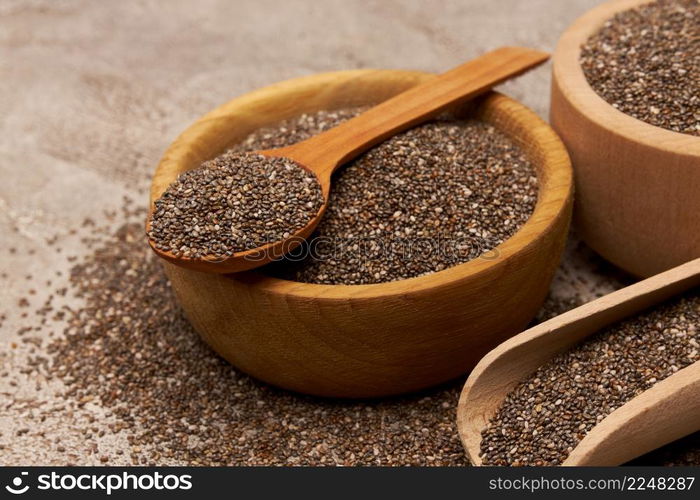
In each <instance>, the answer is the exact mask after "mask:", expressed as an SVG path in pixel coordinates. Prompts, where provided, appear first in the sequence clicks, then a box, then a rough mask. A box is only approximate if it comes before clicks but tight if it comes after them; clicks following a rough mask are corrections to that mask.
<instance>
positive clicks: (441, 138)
mask: <svg viewBox="0 0 700 500" xmlns="http://www.w3.org/2000/svg"><path fill="white" fill-rule="evenodd" d="M359 112H361V110H360V109H345V110H339V111H332V112H328V111H321V112H317V113H313V114H306V115H302V116H300V117H298V118H294V119H291V120H287V121H285V122H282V123H280V124H278V125H275V126H272V127H268V128H264V129H261V130H258V131H256V132H254V133H253V134H251V135H250V136H249V137H248V138H247V139H246V140H244V141H243V142H242V143H241V144H240V145H238V146H236V147H235V148H234V151H236V152H243V151H253V150H256V149H268V148H274V147H281V146H286V145H289V144H293V143H295V142H298V141H301V140H304V139H306V138H308V137H310V136H311V135H314V134H318V133H319V132H322V131H324V130H327V129H329V128H331V127H334V126H336V125H338V124H339V123H342V122H343V121H345V120H347V119H349V118H351V117H353V116H355V115H357V114H358V113H359ZM537 188H538V185H537V178H536V172H535V168H534V167H533V165H532V164H531V162H530V161H529V159H528V158H527V156H526V155H525V153H524V152H523V150H522V149H521V148H520V147H519V146H518V145H517V144H516V143H514V142H513V141H512V140H511V139H509V138H508V137H506V136H505V135H504V134H502V133H501V132H499V131H498V130H496V129H495V128H494V127H493V126H491V125H488V124H486V123H484V122H481V121H476V120H456V119H450V118H443V119H439V120H436V121H433V122H429V123H426V124H424V125H421V126H418V127H415V128H413V129H411V130H409V131H407V132H404V133H402V134H399V135H397V136H394V137H393V138H391V139H389V140H387V141H385V142H384V143H382V144H380V145H378V146H376V147H374V148H373V149H371V150H370V151H368V152H367V153H365V154H364V155H362V156H361V157H359V158H357V159H356V160H355V161H353V162H351V163H349V164H348V165H345V166H343V167H341V169H340V170H339V171H337V172H336V173H335V174H334V178H333V184H332V189H331V197H330V202H329V205H328V209H327V211H326V214H325V216H324V217H323V219H322V221H321V223H320V224H319V226H318V228H317V231H316V232H315V234H314V235H313V236H312V237H311V239H310V243H309V244H308V245H307V246H305V247H303V248H301V249H299V251H298V252H297V253H296V255H294V256H291V257H290V258H289V259H288V260H287V261H285V262H283V263H280V264H278V265H274V266H270V267H269V268H267V270H266V272H268V273H270V274H273V275H275V276H279V277H283V278H287V279H292V280H295V281H301V282H307V283H325V284H345V285H354V284H368V283H384V282H388V281H394V280H400V279H406V278H412V277H416V276H421V275H425V274H429V273H433V272H436V271H441V270H443V269H447V268H449V267H451V266H454V265H457V264H460V263H463V262H467V261H469V260H471V259H474V258H477V257H478V256H480V255H482V254H483V253H485V252H488V251H490V250H492V249H493V248H495V247H496V246H498V245H499V244H500V243H502V242H503V241H505V240H506V239H508V238H509V237H510V236H512V235H513V234H514V233H515V232H516V231H517V230H518V229H519V228H520V227H521V226H522V225H523V224H524V223H525V222H526V221H527V219H528V218H529V217H530V215H531V214H532V212H533V210H534V207H535V204H536V202H537Z"/></svg>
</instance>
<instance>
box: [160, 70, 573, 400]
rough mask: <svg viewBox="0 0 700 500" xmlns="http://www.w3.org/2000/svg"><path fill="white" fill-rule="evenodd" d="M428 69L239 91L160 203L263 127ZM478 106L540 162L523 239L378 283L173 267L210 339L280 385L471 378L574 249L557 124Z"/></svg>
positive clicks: (383, 391)
mask: <svg viewBox="0 0 700 500" xmlns="http://www.w3.org/2000/svg"><path fill="white" fill-rule="evenodd" d="M428 78H431V75H429V74H425V73H416V72H405V71H382V70H361V71H344V72H338V73H328V74H321V75H314V76H310V77H305V78H299V79H295V80H290V81H287V82H283V83H279V84H276V85H272V86H270V87H267V88H264V89H261V90H258V91H255V92H252V93H250V94H247V95H244V96H242V97H240V98H237V99H234V100H233V101H231V102H229V103H227V104H225V105H223V106H221V107H220V108H217V109H216V110H214V111H212V112H211V113H209V114H207V115H205V116H204V117H202V118H201V119H200V120H198V121H197V122H196V123H195V124H193V125H192V126H191V127H190V128H188V129H187V130H186V131H185V132H184V133H183V134H182V135H181V136H180V137H179V138H178V139H177V140H176V141H175V142H174V143H173V144H172V146H171V147H170V148H169V149H168V150H167V152H166V153H165V156H164V157H163V159H162V161H161V163H160V164H159V165H158V168H157V171H156V173H155V175H154V178H153V184H152V188H151V202H153V201H154V200H155V199H157V198H158V197H160V196H161V194H162V193H163V191H164V190H165V189H166V188H167V186H168V185H169V184H170V183H171V182H173V181H174V180H175V179H176V177H177V175H178V174H180V173H182V172H184V171H186V170H188V169H191V168H195V167H197V166H199V165H200V164H201V162H202V161H204V160H207V159H210V158H213V157H215V156H216V155H218V154H220V153H222V152H223V151H225V150H226V149H227V148H228V147H230V146H231V145H233V144H235V143H236V142H239V141H241V140H242V139H243V138H245V137H246V136H247V135H248V134H249V133H251V132H252V131H254V130H255V129H257V128H259V127H263V126H266V125H271V124H274V123H276V122H279V121H280V120H283V119H286V118H289V117H292V116H298V115H300V114H302V113H308V112H314V111H318V110H322V109H338V108H343V107H349V106H358V105H370V104H375V103H378V102H381V101H382V100H384V99H387V98H389V97H391V96H393V95H395V94H397V93H399V92H401V91H403V90H406V89H408V88H410V87H411V86H414V85H416V84H418V83H419V82H422V81H424V80H426V79H428ZM471 108H472V109H470V110H469V112H470V113H472V114H473V115H474V116H476V117H478V118H480V119H483V120H485V121H487V122H489V123H492V124H494V125H495V126H496V127H497V128H499V129H500V130H502V131H504V132H505V133H506V134H508V135H509V136H511V137H512V138H514V139H515V140H517V141H518V142H519V143H520V144H521V145H522V146H523V147H524V148H525V150H526V151H527V153H528V154H529V155H530V157H531V158H532V161H533V162H534V163H535V164H536V167H537V171H538V177H539V181H540V187H539V198H538V202H537V205H536V208H535V211H534V213H533V215H532V216H531V217H530V219H529V220H528V222H527V223H526V224H525V225H524V226H523V227H522V228H521V229H520V230H519V231H518V232H517V233H516V234H515V235H514V236H513V237H511V238H510V239H508V240H507V241H505V242H504V243H503V244H501V245H499V246H498V247H497V248H496V249H495V250H494V251H492V252H489V254H488V255H485V256H482V257H480V258H477V259H474V260H472V261H470V262H467V263H465V264H461V265H458V266H455V267H452V268H450V269H447V270H444V271H441V272H438V273H434V274H431V275H428V276H423V277H418V278H413V279H408V280H403V281H396V282H391V283H384V284H374V285H315V284H305V283H297V282H293V281H286V280H282V279H277V278H273V277H270V276H267V275H265V274H264V272H263V271H249V272H245V273H238V274H235V275H234V274H232V275H215V274H204V273H200V272H197V271H192V270H188V269H183V268H180V267H175V266H173V265H172V264H168V263H165V264H164V265H165V267H166V271H167V273H168V275H169V277H170V279H171V281H172V285H173V287H174V289H175V292H176V293H177V296H178V298H179V300H180V303H181V304H182V307H183V308H184V310H185V312H186V314H187V316H188V318H189V319H190V320H191V322H192V324H193V325H194V326H195V328H196V330H197V331H198V332H199V334H200V335H201V336H202V338H203V339H204V340H205V341H206V342H207V343H209V344H210V345H211V346H212V347H213V348H214V349H215V350H216V351H217V352H219V353H220V354H221V355H222V356H223V357H224V358H226V359H227V360H228V361H230V362H231V363H232V364H233V365H235V366H236V367H238V368H239V369H241V370H243V371H245V372H247V373H249V374H251V375H253V376H255V377H257V378H259V379H262V380H264V381H266V382H269V383H271V384H274V385H277V386H280V387H284V388H287V389H291V390H294V391H299V392H304V393H309V394H314V395H321V396H333V397H376V396H384V395H390V394H398V393H405V392H409V391H415V390H418V389H422V388H425V387H428V386H431V385H435V384H438V383H441V382H444V381H446V380H449V379H452V378H454V377H457V376H459V375H462V374H465V373H466V372H468V371H469V370H470V369H471V368H472V367H473V366H474V365H475V364H476V363H477V361H478V360H479V359H480V358H481V357H482V356H483V355H484V354H485V353H486V352H488V351H489V350H490V349H491V348H493V347H494V346H496V345H497V344H499V343H500V342H501V341H503V340H504V339H506V338H508V337H509V336H511V335H513V334H515V333H517V332H519V331H520V330H521V329H522V328H523V327H524V326H525V325H526V324H527V323H528V322H529V321H530V320H531V319H532V317H533V316H534V314H535V313H536V312H537V310H538V308H539V307H540V305H541V303H542V301H543V300H544V297H545V295H546V293H547V290H548V287H549V283H550V280H551V278H552V275H553V273H554V270H555V268H556V266H557V264H558V262H559V259H560V256H561V252H562V249H563V247H564V242H565V239H566V234H567V229H568V225H569V220H570V213H571V202H572V184H573V181H572V173H571V167H570V163H569V158H568V155H567V153H566V151H565V149H564V147H563V145H562V143H561V141H560V140H559V139H558V137H557V136H556V134H555V133H554V132H553V131H552V129H551V128H550V127H549V126H548V125H547V124H546V123H545V122H543V121H542V120H541V119H540V118H539V117H537V116H536V115H535V114H534V113H533V112H532V111H530V110H528V109H527V108H525V107H524V106H522V105H520V104H518V103H517V102H515V101H513V100H511V99H509V98H507V97H505V96H502V95H499V94H490V95H489V96H487V97H486V98H485V99H482V100H480V101H479V103H478V105H477V106H476V107H474V106H472V107H471ZM474 108H475V109H474ZM462 112H463V113H466V112H467V109H464V110H462Z"/></svg>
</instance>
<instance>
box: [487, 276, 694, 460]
mask: <svg viewBox="0 0 700 500" xmlns="http://www.w3.org/2000/svg"><path fill="white" fill-rule="evenodd" d="M697 361H700V290H695V291H691V292H689V293H687V294H685V295H684V296H682V297H680V298H676V299H672V300H671V301H669V302H667V303H665V304H663V305H661V306H658V307H656V308H654V309H652V310H650V311H647V312H644V313H642V314H639V315H637V316H635V317H633V318H630V319H627V320H623V321H621V322H619V323H617V324H615V325H613V326H611V327H609V328H606V329H604V330H602V331H601V332H599V333H598V334H596V335H595V336H593V337H591V338H590V339H588V340H586V341H584V342H583V343H581V344H579V345H578V346H576V347H574V348H573V349H571V350H570V351H568V352H566V353H564V354H561V355H559V356H557V357H555V358H553V359H552V360H551V361H549V362H548V363H547V364H545V365H543V366H542V367H540V368H539V369H538V370H537V371H536V372H535V373H533V374H532V375H531V376H530V377H528V378H527V379H525V380H524V381H523V382H521V383H520V384H519V385H518V386H517V387H516V388H515V389H514V390H513V391H511V393H510V394H508V396H507V397H506V398H505V400H504V402H503V405H502V406H501V408H500V409H499V410H498V412H497V413H496V415H494V417H493V418H492V419H491V421H490V422H489V424H488V426H487V427H486V429H484V431H483V432H482V442H481V453H482V455H481V457H482V460H483V463H484V465H559V464H561V463H562V462H564V460H566V458H567V456H568V455H569V454H570V453H571V451H572V450H573V449H574V448H575V447H576V445H577V444H578V443H579V442H580V441H581V440H582V439H583V438H584V437H585V436H586V434H587V433H588V432H590V431H591V429H593V427H594V426H595V425H596V424H598V423H599V422H600V421H602V420H603V419H604V418H605V417H606V416H608V415H609V414H610V413H612V412H613V411H614V410H616V409H617V408H619V407H621V406H622V405H624V404H625V403H627V402H628V401H630V400H631V399H632V398H634V397H635V396H637V395H639V394H641V393H642V392H644V391H646V390H647V389H649V388H651V387H653V386H654V384H656V383H657V382H660V381H661V380H663V379H665V378H667V377H669V376H671V375H673V374H674V373H676V372H677V371H678V370H681V369H683V368H685V367H686V366H689V365H690V364H692V363H695V362H697Z"/></svg>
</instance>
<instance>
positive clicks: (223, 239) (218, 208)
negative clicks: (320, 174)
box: [149, 153, 323, 258]
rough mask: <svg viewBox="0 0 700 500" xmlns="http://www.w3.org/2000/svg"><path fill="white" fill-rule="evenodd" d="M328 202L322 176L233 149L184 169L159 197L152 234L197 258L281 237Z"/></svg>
mask: <svg viewBox="0 0 700 500" xmlns="http://www.w3.org/2000/svg"><path fill="white" fill-rule="evenodd" d="M322 204H323V195H322V193H321V186H320V184H319V183H318V181H317V179H316V177H315V176H314V174H312V173H311V172H308V171H307V170H305V169H304V168H302V167H301V166H299V165H297V164H296V163H294V162H292V161H291V160H287V159H285V158H270V157H266V156H263V155H254V154H245V155H242V154H235V153H227V154H223V155H221V156H218V157H217V158H215V159H213V160H210V161H207V162H204V163H203V164H202V165H201V166H200V167H199V168H196V169H193V170H189V171H187V172H184V173H183V174H181V175H180V176H179V177H178V179H177V180H176V181H175V182H173V183H172V184H171V185H170V186H169V187H168V189H166V191H165V192H164V193H163V195H162V196H161V198H160V199H158V200H157V201H156V202H155V208H154V211H153V217H152V219H151V228H150V230H149V237H150V238H151V239H152V240H153V241H154V242H155V245H156V247H157V248H159V249H161V250H164V251H170V252H172V253H173V254H174V255H176V256H178V257H179V256H184V257H191V258H202V257H206V258H220V257H228V256H230V255H232V254H234V253H236V252H242V251H244V250H250V249H253V248H258V247H261V246H263V245H265V244H266V243H272V242H275V241H281V240H283V239H285V238H288V237H289V236H290V235H292V234H294V233H295V232H296V231H298V230H300V229H302V228H303V227H304V226H306V224H307V223H308V222H309V221H310V220H311V219H312V218H313V217H314V216H315V215H316V214H317V213H318V211H319V209H320V208H321V205H322Z"/></svg>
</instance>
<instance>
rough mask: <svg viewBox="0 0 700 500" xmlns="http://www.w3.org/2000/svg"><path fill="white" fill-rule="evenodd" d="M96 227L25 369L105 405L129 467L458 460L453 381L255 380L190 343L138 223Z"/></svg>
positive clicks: (194, 340)
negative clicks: (62, 319)
mask: <svg viewBox="0 0 700 500" xmlns="http://www.w3.org/2000/svg"><path fill="white" fill-rule="evenodd" d="M143 215H145V214H141V215H140V216H139V217H137V218H136V219H137V220H138V219H141V217H143ZM107 231H109V233H107V236H106V237H105V238H104V241H102V242H101V243H100V244H99V245H98V246H97V247H96V248H95V250H94V251H93V252H92V253H91V254H90V255H89V256H88V257H87V258H86V259H85V260H84V261H82V262H80V263H77V264H75V265H74V266H73V267H72V269H71V274H70V284H71V287H70V289H71V291H72V293H76V294H77V295H78V296H80V297H82V298H83V299H84V306H83V307H81V308H80V309H71V310H66V311H64V312H65V314H66V321H67V328H66V330H65V332H64V335H62V336H60V337H58V338H55V339H53V340H52V341H51V343H50V344H49V346H48V352H49V353H50V356H49V357H48V358H46V357H43V356H37V357H36V359H35V360H33V361H32V364H31V366H32V367H34V368H33V369H34V370H36V371H38V372H40V373H42V374H46V375H49V374H50V376H52V377H56V378H59V379H60V380H63V381H65V383H66V385H67V389H66V391H65V392H64V393H63V394H62V395H61V396H62V399H64V400H66V401H83V402H84V401H94V402H95V403H97V404H99V405H100V406H101V407H104V408H108V409H109V410H110V411H111V413H112V414H113V416H114V418H115V420H116V423H115V424H114V425H113V426H112V428H111V430H110V431H111V432H114V433H128V435H127V439H128V442H129V443H130V445H131V451H130V456H129V457H128V458H129V459H130V460H131V463H132V464H135V465H136V464H138V465H146V464H153V465H156V464H157V465H177V464H180V465H359V464H363V465H406V464H415V465H466V463H467V462H466V458H465V456H464V451H463V449H462V446H461V443H460V441H459V438H458V436H457V431H456V426H455V423H454V408H455V406H456V401H457V397H458V394H459V388H460V383H459V382H458V383H454V384H452V385H451V386H450V387H448V388H447V389H442V390H438V391H433V392H431V393H424V394H419V395H414V396H408V397H402V398H391V399H387V400H386V401H372V402H363V401H359V402H358V401H351V402H342V401H332V400H326V399H319V398H312V397H304V396H300V395H297V394H294V393H290V392H287V391H283V390H279V389H275V388H274V387H270V386H268V385H266V384H263V383H260V382H257V381H256V380H254V379H251V378H250V377H248V376H246V375H244V374H242V373H240V372H238V371H237V370H236V369H235V368H233V367H232V366H231V365H230V364H229V363H228V362H226V361H225V360H223V359H222V358H220V357H219V356H217V355H216V353H214V352H213V351H212V350H211V349H210V348H209V347H208V346H207V345H206V344H204V342H202V341H201V340H200V339H199V336H198V335H197V334H196V333H195V331H194V330H193V328H192V327H191V326H190V324H189V322H188V321H187V319H186V318H185V316H184V315H183V313H182V311H181V309H180V308H179V306H178V305H177V302H176V300H175V297H174V293H173V291H172V290H171V288H170V284H169V282H168V280H167V278H166V276H165V274H164V272H163V270H162V266H161V264H160V260H159V259H158V258H157V257H156V256H155V255H153V253H152V252H151V251H150V250H149V248H148V246H147V245H145V241H144V237H143V234H142V225H141V223H140V222H132V223H128V224H125V225H123V226H122V227H120V228H119V230H118V231H117V232H116V233H115V234H113V235H110V233H111V231H112V230H111V229H107ZM55 306H56V305H55V304H54V306H53V307H55ZM45 314H52V313H45ZM462 383H463V382H462ZM98 458H99V455H98ZM99 459H100V460H101V461H102V459H101V458H99ZM112 460H113V458H109V457H108V458H107V460H106V461H110V462H111V461H112Z"/></svg>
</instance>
